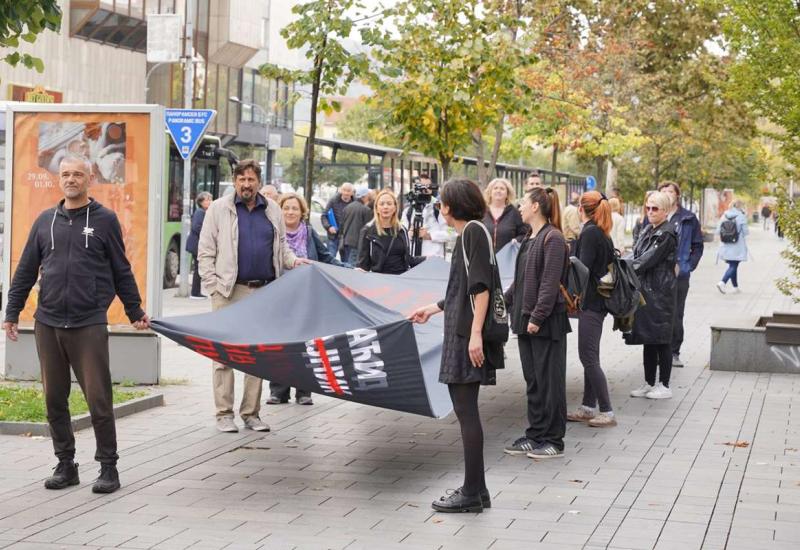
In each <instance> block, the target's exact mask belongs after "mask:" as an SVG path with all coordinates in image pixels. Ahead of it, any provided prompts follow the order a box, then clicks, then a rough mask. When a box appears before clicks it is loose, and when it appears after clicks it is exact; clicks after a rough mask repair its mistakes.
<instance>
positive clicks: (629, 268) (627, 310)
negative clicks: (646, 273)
mask: <svg viewBox="0 0 800 550" xmlns="http://www.w3.org/2000/svg"><path fill="white" fill-rule="evenodd" d="M608 270H609V272H613V276H614V287H613V288H612V289H611V293H610V294H609V296H608V298H606V299H605V306H606V309H607V310H608V312H609V313H611V315H613V316H614V317H629V316H631V315H633V314H634V313H635V312H636V310H637V309H638V308H639V304H640V302H641V299H642V290H641V288H642V287H641V283H639V277H637V276H636V271H634V269H633V265H631V262H630V261H629V260H624V259H622V258H620V255H619V252H618V251H616V250H615V251H614V257H613V259H612V260H611V264H609V266H608Z"/></svg>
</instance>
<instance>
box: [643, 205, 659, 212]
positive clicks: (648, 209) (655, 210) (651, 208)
mask: <svg viewBox="0 0 800 550" xmlns="http://www.w3.org/2000/svg"><path fill="white" fill-rule="evenodd" d="M644 209H645V210H647V211H648V212H658V211H659V210H661V209H660V208H659V207H658V206H645V207H644Z"/></svg>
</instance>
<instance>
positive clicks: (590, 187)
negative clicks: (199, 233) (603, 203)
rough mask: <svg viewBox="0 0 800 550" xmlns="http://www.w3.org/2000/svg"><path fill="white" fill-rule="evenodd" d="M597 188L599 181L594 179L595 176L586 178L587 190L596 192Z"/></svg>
mask: <svg viewBox="0 0 800 550" xmlns="http://www.w3.org/2000/svg"><path fill="white" fill-rule="evenodd" d="M596 187H597V180H596V179H594V176H586V190H587V191H594V190H595V188H596Z"/></svg>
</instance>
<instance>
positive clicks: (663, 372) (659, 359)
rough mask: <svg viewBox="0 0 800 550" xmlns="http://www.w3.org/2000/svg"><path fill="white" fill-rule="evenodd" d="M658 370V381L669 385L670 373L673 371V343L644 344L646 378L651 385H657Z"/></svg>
mask: <svg viewBox="0 0 800 550" xmlns="http://www.w3.org/2000/svg"><path fill="white" fill-rule="evenodd" d="M656 370H658V381H659V382H661V383H662V384H664V385H665V386H666V387H669V375H670V374H671V373H672V345H671V344H645V345H644V380H645V382H647V383H648V384H650V385H651V386H655V385H656Z"/></svg>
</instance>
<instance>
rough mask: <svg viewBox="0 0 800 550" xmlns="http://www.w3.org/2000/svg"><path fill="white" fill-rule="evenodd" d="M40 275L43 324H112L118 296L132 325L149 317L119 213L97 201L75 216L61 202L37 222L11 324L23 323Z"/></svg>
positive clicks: (13, 292)
mask: <svg viewBox="0 0 800 550" xmlns="http://www.w3.org/2000/svg"><path fill="white" fill-rule="evenodd" d="M40 271H41V278H40V280H39V300H38V302H39V304H38V307H37V308H36V313H35V314H34V317H35V319H36V320H37V321H38V322H40V323H42V324H44V325H47V326H51V327H60V328H77V327H85V326H89V325H101V324H103V325H104V324H107V323H108V317H107V311H108V307H109V306H110V305H111V302H112V301H113V300H114V296H119V298H120V300H122V304H123V305H124V306H125V313H126V314H127V316H128V319H130V321H131V322H134V321H138V320H140V319H141V318H142V317H144V311H142V308H141V303H142V299H141V297H140V296H139V289H138V288H137V286H136V280H135V279H134V278H133V272H132V271H131V264H130V263H129V262H128V259H127V258H126V257H125V244H124V243H123V241H122V230H121V229H120V225H119V220H118V219H117V215H116V214H115V213H114V212H113V211H112V210H109V209H108V208H105V207H103V206H102V205H101V204H100V203H99V202H97V201H95V200H94V199H91V202H90V203H89V204H88V205H87V206H85V207H83V208H81V209H79V210H77V211H75V212H67V211H66V210H65V209H64V201H63V200H62V201H61V202H60V203H59V204H58V206H57V207H55V208H50V209H48V210H45V211H44V212H42V213H41V214H40V215H39V217H38V218H37V219H36V221H35V222H34V223H33V227H32V228H31V232H30V234H29V235H28V242H27V243H25V249H24V250H23V251H22V257H21V258H20V260H19V265H17V270H16V272H15V273H14V280H13V281H12V282H11V288H10V289H9V291H8V305H7V306H6V319H5V320H6V321H7V322H11V323H16V322H18V321H19V313H20V311H22V309H23V308H24V307H25V301H26V300H27V299H28V294H29V293H30V291H31V288H32V287H33V285H34V283H36V280H37V279H38V278H39V274H40Z"/></svg>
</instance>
